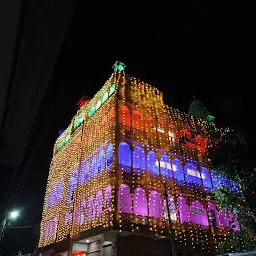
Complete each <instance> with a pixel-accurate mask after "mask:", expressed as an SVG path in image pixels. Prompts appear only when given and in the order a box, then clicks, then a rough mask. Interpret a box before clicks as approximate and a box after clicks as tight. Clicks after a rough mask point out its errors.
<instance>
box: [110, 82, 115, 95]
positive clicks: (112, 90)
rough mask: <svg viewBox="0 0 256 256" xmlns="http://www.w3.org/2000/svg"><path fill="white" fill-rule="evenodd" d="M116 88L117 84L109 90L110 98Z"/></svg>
mask: <svg viewBox="0 0 256 256" xmlns="http://www.w3.org/2000/svg"><path fill="white" fill-rule="evenodd" d="M115 88H116V86H115V84H112V85H111V87H110V89H109V96H110V95H111V94H112V93H113V92H114V91H115Z"/></svg>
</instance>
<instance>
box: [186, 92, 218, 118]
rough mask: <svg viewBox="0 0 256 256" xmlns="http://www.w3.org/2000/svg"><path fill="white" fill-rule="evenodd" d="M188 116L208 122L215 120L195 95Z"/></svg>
mask: <svg viewBox="0 0 256 256" xmlns="http://www.w3.org/2000/svg"><path fill="white" fill-rule="evenodd" d="M188 114H189V115H191V116H195V117H198V118H200V119H202V120H205V121H208V122H213V120H214V116H212V115H210V113H209V112H208V110H207V109H206V107H205V106H204V104H203V103H202V102H201V101H199V100H197V99H196V97H195V95H193V101H192V102H191V103H190V106H189V109H188Z"/></svg>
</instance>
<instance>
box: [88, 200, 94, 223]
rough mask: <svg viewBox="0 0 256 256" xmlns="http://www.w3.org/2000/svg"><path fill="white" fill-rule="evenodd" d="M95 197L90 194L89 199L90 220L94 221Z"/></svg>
mask: <svg viewBox="0 0 256 256" xmlns="http://www.w3.org/2000/svg"><path fill="white" fill-rule="evenodd" d="M93 208H94V197H93V196H90V198H89V200H88V221H89V222H90V221H92V219H93V212H94V209H93Z"/></svg>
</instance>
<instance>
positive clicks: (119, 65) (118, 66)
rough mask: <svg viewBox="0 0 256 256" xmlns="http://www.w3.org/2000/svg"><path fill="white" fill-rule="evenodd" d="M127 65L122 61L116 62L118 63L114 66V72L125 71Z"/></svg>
mask: <svg viewBox="0 0 256 256" xmlns="http://www.w3.org/2000/svg"><path fill="white" fill-rule="evenodd" d="M125 67H126V65H125V64H124V63H123V62H121V61H118V60H117V61H116V63H115V64H114V65H113V69H114V72H117V71H124V69H125Z"/></svg>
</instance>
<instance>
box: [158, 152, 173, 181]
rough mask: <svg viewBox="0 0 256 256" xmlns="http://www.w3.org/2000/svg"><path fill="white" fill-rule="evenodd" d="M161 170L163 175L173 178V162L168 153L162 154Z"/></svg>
mask: <svg viewBox="0 0 256 256" xmlns="http://www.w3.org/2000/svg"><path fill="white" fill-rule="evenodd" d="M160 172H161V174H162V175H163V176H165V177H168V178H172V176H173V175H172V164H171V161H170V159H169V157H168V156H167V155H161V158H160Z"/></svg>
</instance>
